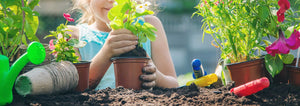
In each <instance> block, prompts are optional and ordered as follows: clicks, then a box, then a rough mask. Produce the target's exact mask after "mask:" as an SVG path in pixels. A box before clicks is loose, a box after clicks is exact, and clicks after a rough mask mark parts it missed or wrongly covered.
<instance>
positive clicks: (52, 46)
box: [49, 39, 55, 50]
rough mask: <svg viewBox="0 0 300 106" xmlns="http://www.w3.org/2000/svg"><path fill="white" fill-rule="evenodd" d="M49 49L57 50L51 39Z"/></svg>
mask: <svg viewBox="0 0 300 106" xmlns="http://www.w3.org/2000/svg"><path fill="white" fill-rule="evenodd" d="M49 49H50V50H54V49H55V46H54V43H53V39H51V40H50V41H49Z"/></svg>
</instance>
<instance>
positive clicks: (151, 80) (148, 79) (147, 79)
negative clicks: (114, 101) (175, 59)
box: [140, 64, 156, 89]
mask: <svg viewBox="0 0 300 106" xmlns="http://www.w3.org/2000/svg"><path fill="white" fill-rule="evenodd" d="M142 71H143V74H142V75H141V76H140V80H141V81H142V88H144V89H150V88H153V87H155V85H156V82H155V80H156V67H155V65H154V64H147V65H146V66H145V67H144V68H143V70H142Z"/></svg>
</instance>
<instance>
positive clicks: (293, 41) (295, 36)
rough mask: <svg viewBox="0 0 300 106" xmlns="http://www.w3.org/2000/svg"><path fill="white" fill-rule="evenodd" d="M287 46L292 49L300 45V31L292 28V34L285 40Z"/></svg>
mask: <svg viewBox="0 0 300 106" xmlns="http://www.w3.org/2000/svg"><path fill="white" fill-rule="evenodd" d="M285 41H286V44H287V45H288V47H289V48H290V49H292V50H296V49H298V47H299V46H300V32H299V31H297V30H294V32H293V33H292V35H291V36H290V37H289V38H288V39H286V40H285Z"/></svg>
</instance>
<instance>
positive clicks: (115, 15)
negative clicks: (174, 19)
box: [108, 0, 157, 47]
mask: <svg viewBox="0 0 300 106" xmlns="http://www.w3.org/2000/svg"><path fill="white" fill-rule="evenodd" d="M137 5H138V4H137V3H136V2H135V1H134V0H116V4H115V5H114V7H113V8H112V9H111V10H110V11H109V12H108V19H109V20H110V24H109V25H110V27H111V28H112V29H113V30H118V29H128V30H130V31H131V32H132V33H133V34H134V35H136V36H138V37H139V40H138V42H139V46H141V47H142V44H141V43H144V42H146V41H147V39H149V40H150V41H154V40H155V39H156V35H155V31H157V29H156V28H155V27H154V26H153V25H151V24H150V23H147V22H145V21H144V19H143V18H142V16H145V15H151V14H154V12H153V11H151V10H147V9H146V10H145V11H144V12H142V13H138V12H136V6H137Z"/></svg>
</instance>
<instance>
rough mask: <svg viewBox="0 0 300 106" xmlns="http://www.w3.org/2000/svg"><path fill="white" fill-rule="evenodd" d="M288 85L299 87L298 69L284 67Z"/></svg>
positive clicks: (299, 69)
mask: <svg viewBox="0 0 300 106" xmlns="http://www.w3.org/2000/svg"><path fill="white" fill-rule="evenodd" d="M286 70H287V73H288V80H289V84H291V85H296V86H300V67H296V66H294V65H286Z"/></svg>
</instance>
